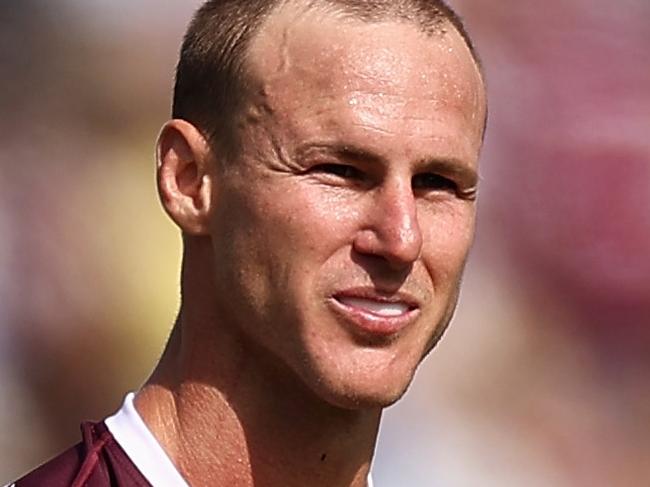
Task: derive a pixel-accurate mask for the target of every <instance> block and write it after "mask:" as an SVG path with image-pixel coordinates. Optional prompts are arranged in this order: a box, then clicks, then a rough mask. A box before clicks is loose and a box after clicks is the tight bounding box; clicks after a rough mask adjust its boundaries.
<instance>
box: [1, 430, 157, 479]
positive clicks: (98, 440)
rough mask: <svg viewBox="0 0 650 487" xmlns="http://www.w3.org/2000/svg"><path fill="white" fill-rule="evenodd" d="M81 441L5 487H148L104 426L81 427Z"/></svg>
mask: <svg viewBox="0 0 650 487" xmlns="http://www.w3.org/2000/svg"><path fill="white" fill-rule="evenodd" d="M81 433H82V441H81V442H79V443H77V444H76V445H74V446H73V447H71V448H69V449H68V450H66V451H64V452H63V453H61V454H60V455H58V456H56V457H54V458H53V459H51V460H49V461H48V462H46V463H44V464H43V465H41V466H40V467H38V468H37V469H35V470H33V471H32V472H30V473H28V474H27V475H25V476H24V477H22V478H21V479H19V480H18V481H16V482H15V483H14V484H9V486H8V487H12V485H13V486H15V487H37V486H39V487H42V486H44V485H47V486H48V487H81V486H84V487H150V484H149V483H148V482H147V481H146V480H145V479H144V478H143V477H142V475H141V474H140V473H139V472H138V470H137V469H136V468H135V466H134V465H133V463H132V462H131V461H130V460H129V458H128V457H127V455H126V454H125V453H124V451H123V450H122V449H121V448H120V446H119V445H118V444H117V442H116V441H115V439H114V438H113V436H112V435H111V433H110V432H109V431H108V429H107V428H106V425H104V423H83V424H82V425H81Z"/></svg>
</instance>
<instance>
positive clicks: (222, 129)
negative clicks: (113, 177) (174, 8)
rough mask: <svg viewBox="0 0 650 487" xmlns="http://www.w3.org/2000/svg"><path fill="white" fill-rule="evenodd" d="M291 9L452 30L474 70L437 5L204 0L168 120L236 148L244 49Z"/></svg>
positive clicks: (455, 21) (449, 18) (382, 0)
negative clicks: (235, 122)
mask: <svg viewBox="0 0 650 487" xmlns="http://www.w3.org/2000/svg"><path fill="white" fill-rule="evenodd" d="M291 10H293V12H294V14H298V13H300V12H302V13H306V12H308V11H310V10H311V11H319V10H320V11H321V12H322V11H323V10H325V11H329V12H330V13H334V14H335V15H336V16H337V17H338V18H340V19H341V20H343V19H345V18H348V19H358V20H361V21H366V22H370V23H373V22H387V21H391V20H393V21H403V22H406V23H410V24H413V25H415V26H416V28H418V29H420V30H422V31H423V32H429V33H432V32H438V33H441V32H444V31H445V30H449V31H454V30H455V31H456V33H457V34H460V36H461V37H462V39H463V41H464V43H465V44H466V45H467V47H468V48H469V51H470V52H471V54H472V57H473V59H474V61H475V62H476V64H477V66H479V69H480V63H479V60H478V57H477V55H476V52H475V51H474V48H473V45H472V42H471V40H470V38H469V36H468V34H467V32H466V31H465V28H464V26H463V24H462V21H461V20H460V18H459V17H458V16H457V15H456V14H455V12H454V11H453V10H451V9H450V8H449V7H447V5H446V4H445V3H444V1H442V0H308V1H300V0H210V1H207V2H205V3H204V4H203V6H202V7H201V8H200V9H199V10H198V11H197V13H196V14H195V16H194V18H193V20H192V22H191V24H190V25H189V27H188V30H187V32H186V34H185V37H184V40H183V45H182V48H181V53H180V59H179V62H178V66H177V69H176V83H175V86H174V99H173V107H172V117H173V118H180V119H184V120H187V121H189V122H191V123H193V124H194V125H195V126H197V127H198V128H199V129H200V130H201V131H202V132H204V133H205V135H207V136H208V138H209V139H210V140H211V141H213V142H215V143H217V145H223V146H224V148H226V147H228V146H232V147H236V146H237V143H236V140H235V139H236V137H234V133H233V131H232V128H233V115H235V114H236V113H237V112H238V110H239V109H240V108H241V103H242V102H243V95H244V93H245V92H246V91H247V90H246V84H247V83H246V82H247V81H248V80H247V76H246V75H247V74H248V73H247V72H246V71H247V70H246V69H245V68H246V59H247V57H248V55H249V54H250V52H249V48H250V45H251V43H252V42H253V41H254V39H255V38H256V37H257V36H258V35H259V34H260V29H262V28H263V26H264V25H266V24H267V23H268V22H272V21H273V19H274V17H275V16H276V14H278V13H280V12H285V13H286V12H290V11H291ZM316 27H317V28H318V26H316Z"/></svg>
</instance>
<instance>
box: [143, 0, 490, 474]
mask: <svg viewBox="0 0 650 487" xmlns="http://www.w3.org/2000/svg"><path fill="white" fill-rule="evenodd" d="M248 71H249V74H250V77H251V80H252V82H251V84H250V91H251V93H250V95H249V96H248V97H247V99H246V100H247V102H246V104H245V107H244V108H243V110H242V112H241V113H240V114H239V116H238V117H237V121H236V124H235V125H236V135H237V140H238V142H239V147H240V150H239V151H238V152H237V154H236V157H234V160H225V159H224V157H223V155H222V154H220V153H219V152H218V151H215V150H213V149H212V148H211V146H210V145H209V144H208V143H207V142H206V141H205V139H203V138H202V136H201V134H200V132H199V131H198V130H196V129H195V128H194V127H192V126H191V125H190V124H188V123H186V122H183V121H171V122H169V123H168V124H167V125H166V127H165V128H164V129H163V132H162V134H161V138H160V144H159V167H160V169H159V184H160V188H161V189H160V192H161V197H162V201H163V205H164V206H165V209H166V210H167V212H168V213H169V214H170V216H171V217H172V218H173V219H174V220H175V221H176V222H177V223H178V224H179V226H180V227H181V228H182V229H183V231H184V233H185V239H184V242H185V254H184V270H183V303H182V307H181V313H180V315H179V320H178V323H177V331H176V333H175V335H174V337H172V339H171V341H170V345H169V347H168V350H167V351H166V353H165V356H164V357H163V359H162V361H161V365H160V366H159V368H158V369H157V371H156V373H155V374H154V376H153V377H152V379H151V380H150V382H149V383H148V385H146V386H145V387H144V388H143V390H142V391H141V392H140V394H139V395H138V398H137V400H136V405H137V407H138V409H139V410H140V412H141V413H142V415H143V417H144V418H145V421H146V422H147V423H148V425H149V426H150V427H151V429H152V431H154V434H155V435H156V436H157V437H158V439H159V440H160V442H161V444H163V446H164V447H165V449H166V450H167V452H168V453H169V454H170V456H171V457H172V459H173V460H174V461H175V463H176V464H177V465H179V468H180V469H181V471H182V472H183V474H184V475H185V477H186V478H188V479H189V480H191V482H192V485H226V483H227V482H230V483H231V484H233V485H253V483H255V485H282V486H289V485H296V486H298V485H312V486H317V485H365V478H366V475H367V472H368V468H369V464H370V460H371V458H372V452H373V450H374V443H375V440H376V432H377V427H378V423H379V418H380V413H381V408H382V407H384V406H386V405H389V404H391V403H393V402H394V401H396V400H397V399H398V398H399V397H400V396H401V395H402V394H403V393H404V391H405V390H406V388H407V386H408V384H409V383H410V381H411V379H412V377H413V374H414V372H415V370H416V367H417V365H418V364H419V362H420V361H421V360H422V358H423V357H424V356H425V355H426V353H427V352H428V351H429V350H430V349H431V348H432V347H433V345H434V344H435V342H436V341H437V339H438V338H439V336H440V335H441V333H442V331H443V330H444V328H445V327H446V326H447V324H448V322H449V319H450V318H451V315H452V314H453V310H454V307H455V304H456V300H457V296H458V286H459V282H460V277H461V272H462V269H463V266H464V264H465V260H466V257H467V253H468V250H469V248H470V245H471V242H472V239H473V230H474V219H475V211H476V207H475V205H476V203H475V196H476V186H477V182H478V176H477V160H478V155H479V150H480V146H481V140H482V127H483V123H484V117H485V95H484V89H483V84H482V80H481V77H480V74H479V72H478V69H477V68H476V66H475V64H474V62H473V60H472V58H471V55H470V53H469V50H468V48H467V47H466V46H465V44H464V42H463V40H462V38H461V37H460V35H459V34H458V33H456V32H455V31H454V30H453V29H452V28H451V27H449V28H447V29H446V33H444V34H442V33H439V32H437V33H433V34H431V35H429V36H428V35H426V34H424V33H422V32H421V31H420V30H419V29H418V28H417V27H416V26H414V25H412V24H409V23H398V22H383V23H363V22H360V21H358V20H350V19H340V18H337V17H336V16H335V15H333V14H331V13H323V12H296V10H295V9H291V8H287V9H285V10H284V11H281V12H279V13H276V14H275V15H274V16H273V17H272V18H271V19H270V20H269V21H267V23H266V24H265V25H264V26H263V28H262V30H261V32H260V33H259V34H258V35H257V37H256V38H255V39H254V40H253V43H252V46H251V49H250V56H249V59H248ZM197 409H198V411H197ZM169 418H172V419H169ZM197 452H201V453H200V454H198V455H197ZM199 479H201V480H199ZM205 479H209V480H210V482H208V483H206V480H205Z"/></svg>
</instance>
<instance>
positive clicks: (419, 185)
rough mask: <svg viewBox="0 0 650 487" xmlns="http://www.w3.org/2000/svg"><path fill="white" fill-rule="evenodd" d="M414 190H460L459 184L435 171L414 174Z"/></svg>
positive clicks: (412, 182)
mask: <svg viewBox="0 0 650 487" xmlns="http://www.w3.org/2000/svg"><path fill="white" fill-rule="evenodd" d="M411 185H412V186H413V189H414V190H425V191H427V190H428V191H439V190H442V191H449V192H454V193H456V192H458V185H457V184H456V183H455V182H454V181H453V180H451V179H449V178H447V177H445V176H441V175H440V174H435V173H422V174H416V175H415V176H413V179H412V181H411Z"/></svg>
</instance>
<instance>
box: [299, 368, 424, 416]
mask: <svg viewBox="0 0 650 487" xmlns="http://www.w3.org/2000/svg"><path fill="white" fill-rule="evenodd" d="M373 375H374V377H373V376H372V375H371V376H363V375H356V374H355V372H354V371H353V372H350V373H349V374H346V375H345V376H344V377H336V378H330V379H329V380H327V379H321V380H318V381H317V382H316V383H317V384H318V387H317V388H315V389H314V388H312V390H314V392H315V393H316V394H317V395H318V396H319V397H320V398H321V399H322V400H324V401H326V402H327V403H329V404H331V405H332V406H334V407H337V408H340V409H348V410H353V411H362V410H376V409H383V408H386V407H388V406H391V405H392V404H394V403H395V402H397V401H398V400H399V399H401V398H402V396H404V394H405V393H406V391H407V389H408V387H409V385H410V384H411V381H412V379H413V373H408V374H404V376H402V377H394V376H393V377H382V376H377V374H373Z"/></svg>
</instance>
